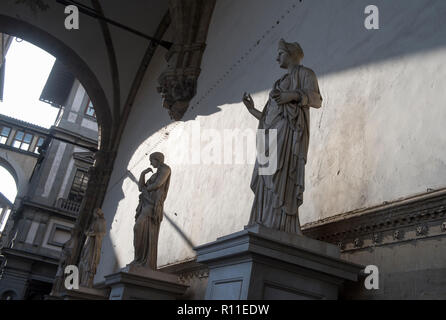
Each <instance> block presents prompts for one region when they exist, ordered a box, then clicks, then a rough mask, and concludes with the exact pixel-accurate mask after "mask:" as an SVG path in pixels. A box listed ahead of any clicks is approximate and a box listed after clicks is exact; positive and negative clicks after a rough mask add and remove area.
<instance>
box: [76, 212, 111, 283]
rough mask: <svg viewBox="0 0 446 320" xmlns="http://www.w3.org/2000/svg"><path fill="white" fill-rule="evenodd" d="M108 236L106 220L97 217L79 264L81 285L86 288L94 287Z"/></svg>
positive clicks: (89, 232) (88, 233) (89, 231)
mask: <svg viewBox="0 0 446 320" xmlns="http://www.w3.org/2000/svg"><path fill="white" fill-rule="evenodd" d="M105 234H106V227H105V219H104V218H103V217H95V218H94V220H93V222H92V224H91V226H90V228H89V230H88V232H87V238H86V240H85V243H84V246H83V248H82V252H81V259H80V264H79V274H80V283H81V285H82V286H85V287H89V288H90V287H92V286H93V278H94V275H95V274H96V268H97V266H98V264H99V260H100V258H101V247H102V239H103V238H104V236H105Z"/></svg>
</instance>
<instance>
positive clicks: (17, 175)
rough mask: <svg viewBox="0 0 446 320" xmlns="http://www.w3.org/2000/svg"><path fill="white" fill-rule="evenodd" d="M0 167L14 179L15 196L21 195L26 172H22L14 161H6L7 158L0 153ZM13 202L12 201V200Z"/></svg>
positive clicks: (26, 183)
mask: <svg viewBox="0 0 446 320" xmlns="http://www.w3.org/2000/svg"><path fill="white" fill-rule="evenodd" d="M0 167H3V168H5V169H6V171H8V172H9V173H10V174H11V176H12V177H13V178H14V180H15V185H16V188H17V196H16V197H22V196H24V195H25V193H26V189H27V185H28V180H27V177H26V174H25V173H24V170H23V169H22V168H20V166H19V165H18V164H16V163H14V162H11V161H8V160H7V159H5V158H3V157H2V156H1V155H0ZM12 202H14V201H12Z"/></svg>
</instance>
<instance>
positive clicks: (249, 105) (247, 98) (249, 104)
mask: <svg viewBox="0 0 446 320" xmlns="http://www.w3.org/2000/svg"><path fill="white" fill-rule="evenodd" d="M243 103H244V104H245V106H246V109H248V111H249V113H250V114H252V115H253V116H254V117H255V118H256V119H257V120H259V121H260V119H261V118H262V112H261V111H259V110H257V109H256V108H255V106H254V100H253V99H252V97H251V95H250V94H247V93H246V92H245V93H244V94H243Z"/></svg>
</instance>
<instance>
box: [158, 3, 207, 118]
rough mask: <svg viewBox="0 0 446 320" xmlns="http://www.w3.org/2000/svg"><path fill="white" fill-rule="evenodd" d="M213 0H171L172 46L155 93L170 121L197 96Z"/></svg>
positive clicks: (182, 112)
mask: <svg viewBox="0 0 446 320" xmlns="http://www.w3.org/2000/svg"><path fill="white" fill-rule="evenodd" d="M214 7H215V0H170V1H169V12H170V16H171V21H172V22H171V26H172V28H173V34H174V39H173V43H174V45H173V46H172V48H171V49H170V50H169V52H168V53H167V55H166V60H167V64H168V65H167V69H166V70H165V71H164V72H163V73H162V74H161V76H160V77H159V80H158V81H159V84H160V86H159V87H158V92H159V93H161V94H162V97H163V107H164V108H166V109H168V110H169V115H170V117H171V118H172V119H173V120H176V121H179V120H181V119H182V118H183V116H184V114H185V112H186V111H187V109H188V108H189V103H190V101H191V100H192V99H193V97H194V96H195V95H196V92H197V80H198V77H199V75H200V73H201V68H200V66H201V59H202V56H203V53H204V50H205V47H206V44H205V43H206V38H207V33H208V28H209V23H210V20H211V16H212V12H213V11H214Z"/></svg>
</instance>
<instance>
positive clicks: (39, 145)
mask: <svg viewBox="0 0 446 320" xmlns="http://www.w3.org/2000/svg"><path fill="white" fill-rule="evenodd" d="M44 142H45V138H42V137H39V140H37V144H36V147H35V148H34V153H39V147H41V146H42V144H43V143H44Z"/></svg>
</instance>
